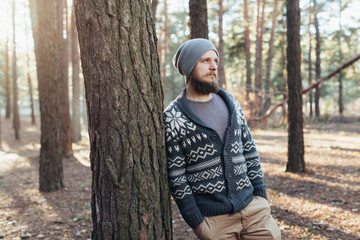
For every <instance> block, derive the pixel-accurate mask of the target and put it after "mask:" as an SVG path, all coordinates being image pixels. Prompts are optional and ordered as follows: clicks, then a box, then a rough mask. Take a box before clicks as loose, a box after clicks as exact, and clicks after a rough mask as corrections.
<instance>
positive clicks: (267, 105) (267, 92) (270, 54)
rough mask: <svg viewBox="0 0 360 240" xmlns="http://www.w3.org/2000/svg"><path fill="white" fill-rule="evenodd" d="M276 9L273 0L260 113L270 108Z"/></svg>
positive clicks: (276, 1)
mask: <svg viewBox="0 0 360 240" xmlns="http://www.w3.org/2000/svg"><path fill="white" fill-rule="evenodd" d="M277 11H278V0H274V10H273V13H272V26H271V34H270V41H269V51H268V57H267V59H266V76H265V101H264V104H263V107H262V110H261V112H260V115H263V114H264V113H266V111H267V110H268V109H269V108H270V105H271V98H270V75H271V65H272V57H273V46H274V36H275V27H276V17H277Z"/></svg>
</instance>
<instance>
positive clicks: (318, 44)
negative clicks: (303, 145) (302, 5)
mask: <svg viewBox="0 0 360 240" xmlns="http://www.w3.org/2000/svg"><path fill="white" fill-rule="evenodd" d="M314 9H315V14H314V25H315V36H316V46H315V52H316V63H315V77H316V81H319V79H320V77H321V68H320V64H321V63H320V51H321V40H320V30H319V21H318V17H317V10H316V9H317V8H316V0H314ZM320 91H321V87H320V85H319V86H318V87H317V88H316V90H315V116H316V117H317V118H319V117H320Z"/></svg>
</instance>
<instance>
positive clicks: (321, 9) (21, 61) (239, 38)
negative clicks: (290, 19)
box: [0, 0, 360, 118]
mask: <svg viewBox="0 0 360 240" xmlns="http://www.w3.org/2000/svg"><path fill="white" fill-rule="evenodd" d="M277 4H278V8H279V9H278V11H277V16H276V22H275V23H276V26H275V29H274V32H275V34H274V43H273V44H274V45H273V50H272V52H273V53H272V66H271V69H270V89H271V94H270V96H271V99H272V103H277V102H279V101H280V100H281V99H282V98H283V94H284V93H285V92H286V72H285V71H286V67H285V64H286V44H285V43H286V16H285V12H286V6H285V2H282V1H280V2H278V3H277ZM71 5H72V1H68V6H69V8H71ZM340 5H341V7H340ZM2 6H4V7H2V8H1V9H0V29H1V31H2V34H1V36H0V44H1V45H0V47H1V48H0V53H1V55H0V67H1V69H4V71H0V84H1V85H2V86H5V50H6V48H5V46H6V45H8V47H9V59H10V60H11V57H12V51H10V50H11V49H12V45H13V44H12V39H11V38H12V22H11V21H12V20H11V11H10V9H11V1H5V2H3V3H2ZM300 7H301V28H300V34H301V47H302V66H301V67H302V85H303V88H306V87H308V86H309V85H310V83H314V82H315V81H316V76H315V46H316V38H315V31H316V30H315V27H314V14H315V13H317V16H318V20H319V30H320V40H321V52H320V58H321V76H326V75H327V74H328V73H330V72H332V71H333V70H334V69H336V68H337V67H339V66H340V65H341V64H342V63H343V62H345V61H346V60H349V59H350V58H352V57H353V56H355V55H356V53H358V52H359V41H360V37H359V34H360V33H359V29H360V17H359V15H358V14H357V13H358V12H359V11H360V6H359V4H356V1H354V0H347V1H344V0H333V1H317V5H316V7H315V8H314V3H313V0H310V1H306V0H303V1H300ZM166 8H167V10H166V14H165V12H164V11H165V10H164V1H159V3H158V6H157V11H156V14H157V17H156V27H157V36H158V40H159V54H160V60H161V61H162V63H161V68H162V76H164V69H165V70H166V75H165V76H166V78H164V77H163V79H164V80H163V81H165V83H164V86H165V87H164V91H165V106H167V105H168V104H169V103H170V102H171V101H172V100H173V99H174V98H175V97H176V96H177V94H178V93H179V89H182V88H184V87H185V84H184V79H183V77H182V76H180V75H179V74H178V73H177V71H176V69H175V68H173V66H172V57H173V56H174V54H175V51H176V49H177V48H178V47H179V46H180V45H181V43H183V42H184V41H186V40H187V39H188V36H189V34H190V32H189V25H188V22H189V13H188V11H189V10H188V2H187V1H168V2H167V7H166ZM223 8H224V15H223V40H224V59H223V61H224V65H225V67H226V84H225V85H223V87H224V88H226V89H227V90H229V91H231V92H233V93H235V92H237V93H238V95H239V96H241V95H242V96H243V95H244V94H240V93H244V91H245V89H246V58H245V40H244V29H245V24H244V16H243V6H242V4H241V3H239V1H224V3H223ZM16 9H17V10H16V12H15V14H16V16H15V21H16V23H15V24H16V35H15V36H16V45H17V46H16V48H17V63H16V64H17V74H18V80H17V81H18V85H19V94H18V98H19V99H18V101H19V110H20V115H21V116H29V115H30V112H29V111H30V107H29V106H30V97H29V94H28V92H29V90H28V89H29V86H28V79H27V73H28V72H29V73H30V77H31V78H32V79H33V81H32V84H33V89H36V88H37V81H36V61H35V54H34V42H33V38H32V31H31V21H30V15H29V14H30V12H29V7H28V1H21V0H19V1H16ZM218 9H219V6H218V1H208V24H209V39H210V40H211V41H213V42H214V43H215V44H218V42H219V37H218V32H219V22H218V21H219V16H218ZM273 10H274V3H273V2H268V3H267V4H266V5H265V9H264V13H265V14H264V25H263V27H264V35H263V42H262V48H263V50H262V54H263V57H262V59H263V62H262V69H263V70H262V71H263V72H262V77H263V81H264V80H265V77H266V71H268V70H267V69H266V59H267V58H268V50H269V41H270V37H271V36H270V34H271V28H272V19H271V18H272V13H273ZM256 11H257V7H256V2H255V1H250V2H249V27H250V40H251V48H250V51H251V63H252V72H253V73H255V70H254V69H256V68H257V66H255V47H256V46H255V41H256V17H257V13H256ZM165 16H167V18H166V21H167V22H166V25H165V23H164V22H165ZM165 27H166V29H165ZM165 36H166V39H165ZM165 40H166V42H165ZM7 41H8V43H7ZM339 41H340V44H339ZM164 43H165V44H166V46H167V47H166V51H165V48H164ZM310 45H311V46H312V48H311V49H310ZM309 52H311V58H312V66H311V67H312V68H311V70H312V71H313V74H312V79H311V80H309V56H310V55H309ZM340 52H341V54H340ZM28 61H29V64H28V63H27V62H28ZM310 61H311V60H310ZM9 67H11V65H10V66H9ZM70 67H71V66H70ZM359 72H360V63H355V64H353V67H350V68H347V69H345V70H344V71H343V72H342V74H340V75H341V78H342V79H343V93H344V94H343V103H344V106H345V109H346V110H345V111H344V114H345V115H349V116H354V115H357V112H358V109H357V108H356V106H358V105H359V101H360V100H359V96H360V87H359V83H360V77H359V74H360V73H359ZM9 74H10V78H11V77H12V71H10V72H9ZM69 74H71V70H70V71H69ZM70 77H71V76H70ZM310 77H311V76H310ZM252 78H254V76H252ZM70 79H71V78H70ZM253 81H254V80H253ZM69 84H70V86H69V87H70V88H71V87H72V86H71V81H70V82H69ZM264 84H265V83H263V84H262V88H263V89H262V90H261V91H262V92H263V95H265V90H264V86H265V85H264ZM253 85H254V84H253ZM10 87H11V86H10ZM252 89H255V86H252ZM241 91H242V92H241ZM69 93H70V99H71V91H69ZM0 94H1V100H0V101H1V106H3V107H2V108H1V109H2V111H1V112H2V115H4V114H5V109H4V106H5V99H6V92H5V88H1V89H0ZM33 94H34V96H33V98H34V104H35V108H34V109H35V111H36V115H37V116H38V115H39V104H38V93H37V91H34V92H33ZM81 99H82V102H84V97H82V98H81ZM303 103H304V113H305V114H307V115H310V104H309V103H310V97H309V95H306V96H304V98H303ZM313 104H314V103H313ZM320 105H321V108H320V109H321V110H320V111H321V116H322V117H325V118H327V117H329V116H333V115H337V114H338V113H339V81H338V78H337V77H335V78H332V79H331V80H329V81H326V83H325V84H323V85H322V87H321V97H320ZM84 106H85V105H83V108H82V113H83V116H84V117H86V114H85V113H84V109H85V108H84Z"/></svg>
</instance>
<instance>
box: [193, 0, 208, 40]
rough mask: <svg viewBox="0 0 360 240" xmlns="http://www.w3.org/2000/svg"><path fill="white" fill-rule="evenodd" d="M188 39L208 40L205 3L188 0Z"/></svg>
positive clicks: (202, 0)
mask: <svg viewBox="0 0 360 240" xmlns="http://www.w3.org/2000/svg"><path fill="white" fill-rule="evenodd" d="M189 15H190V23H189V25H190V39H193V38H206V39H208V38H209V28H208V22H207V21H208V15H207V1H206V0H189Z"/></svg>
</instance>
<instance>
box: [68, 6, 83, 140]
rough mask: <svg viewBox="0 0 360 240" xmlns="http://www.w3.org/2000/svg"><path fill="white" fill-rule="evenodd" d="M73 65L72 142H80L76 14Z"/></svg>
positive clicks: (72, 26)
mask: <svg viewBox="0 0 360 240" xmlns="http://www.w3.org/2000/svg"><path fill="white" fill-rule="evenodd" d="M70 36H71V63H72V98H73V99H72V121H71V124H72V127H71V129H72V132H71V136H72V141H73V142H79V141H80V140H81V124H80V76H79V74H80V62H79V61H80V59H79V48H78V36H77V32H76V26H75V13H74V10H73V11H72V13H71V33H70Z"/></svg>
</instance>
